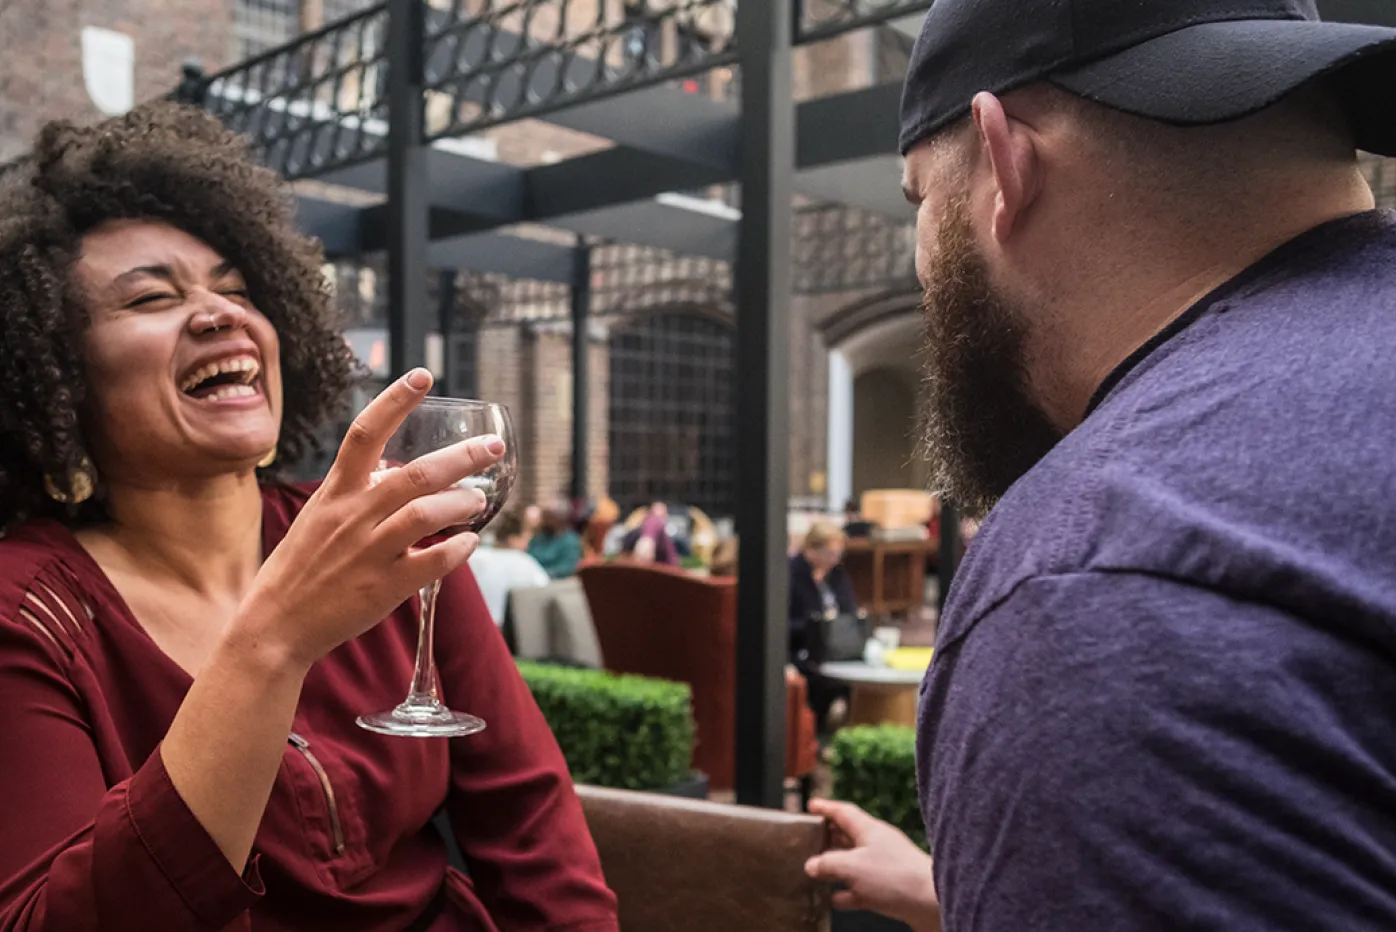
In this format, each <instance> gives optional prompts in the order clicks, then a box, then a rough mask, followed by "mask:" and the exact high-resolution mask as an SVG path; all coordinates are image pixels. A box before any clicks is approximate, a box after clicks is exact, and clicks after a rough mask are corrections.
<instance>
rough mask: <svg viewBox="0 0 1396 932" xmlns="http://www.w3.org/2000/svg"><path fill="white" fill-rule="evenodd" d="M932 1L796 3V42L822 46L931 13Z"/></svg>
mask: <svg viewBox="0 0 1396 932" xmlns="http://www.w3.org/2000/svg"><path fill="white" fill-rule="evenodd" d="M931 3H932V0H796V5H797V7H798V11H797V16H796V22H795V41H796V42H797V43H803V42H819V41H822V40H824V39H831V38H833V37H834V36H837V35H840V34H842V33H845V32H851V31H853V30H855V29H863V28H866V27H868V26H876V25H878V24H879V23H885V22H887V21H888V20H892V19H897V18H898V17H902V16H910V15H912V14H915V13H921V12H923V11H925V10H928V9H930V7H931Z"/></svg>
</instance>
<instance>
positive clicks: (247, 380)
mask: <svg viewBox="0 0 1396 932" xmlns="http://www.w3.org/2000/svg"><path fill="white" fill-rule="evenodd" d="M230 372H236V373H240V374H241V375H242V377H243V378H242V384H243V386H247V385H251V384H252V383H253V382H254V381H256V379H257V376H258V375H260V374H261V372H262V367H261V366H260V365H258V363H257V360H255V359H253V358H252V357H251V356H238V357H235V358H232V359H223V360H220V361H218V362H214V363H209V364H208V365H207V366H202V367H200V368H199V369H198V370H196V371H194V372H191V373H190V374H189V375H188V376H187V377H186V378H185V379H184V382H183V383H182V384H181V385H180V386H179V390H180V391H182V392H187V391H189V390H190V389H192V388H194V387H196V386H197V385H198V384H199V383H200V382H203V381H205V380H207V379H211V378H213V377H214V376H215V375H223V374H225V373H230Z"/></svg>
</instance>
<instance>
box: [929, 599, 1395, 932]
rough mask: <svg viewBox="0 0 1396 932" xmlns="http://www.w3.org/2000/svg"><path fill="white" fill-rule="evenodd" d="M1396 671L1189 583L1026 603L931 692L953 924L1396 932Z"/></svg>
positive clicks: (953, 661) (955, 650)
mask: <svg viewBox="0 0 1396 932" xmlns="http://www.w3.org/2000/svg"><path fill="white" fill-rule="evenodd" d="M1393 672H1396V671H1393V670H1392V669H1391V668H1390V665H1389V661H1388V660H1387V659H1385V658H1382V657H1381V656H1380V655H1379V654H1377V653H1376V652H1374V651H1371V650H1370V649H1369V648H1367V647H1364V646H1363V645H1356V644H1350V643H1345V642H1342V641H1340V640H1338V639H1335V638H1334V637H1333V636H1332V635H1331V633H1329V632H1326V631H1324V630H1323V628H1322V626H1321V625H1314V624H1311V623H1309V622H1307V621H1304V620H1301V619H1297V618H1294V617H1292V616H1289V615H1286V614H1284V613H1281V612H1279V611H1277V610H1274V609H1271V608H1268V607H1266V606H1262V605H1257V604H1254V603H1248V602H1241V601H1236V600H1233V599H1230V598H1228V597H1226V596H1224V595H1222V594H1220V593H1217V592H1214V591H1209V590H1206V589H1203V588H1198V587H1194V586H1192V585H1188V584H1185V583H1180V582H1176V581H1171V580H1167V579H1162V578H1156V577H1150V576H1144V575H1137V574H1130V573H1112V574H1105V573H1083V574H1076V575H1068V576H1054V577H1046V578H1037V579H1033V580H1030V581H1028V582H1026V583H1024V584H1021V585H1020V586H1019V587H1018V589H1017V590H1016V591H1015V592H1014V593H1013V594H1012V595H1011V596H1010V597H1009V598H1008V599H1007V600H1006V601H1004V602H1003V603H1001V604H1000V605H999V606H998V607H997V608H995V609H993V610H992V611H991V612H989V613H988V615H987V616H985V617H983V618H982V619H980V620H979V622H978V623H977V624H976V625H975V626H974V627H973V628H972V629H971V630H970V631H969V632H968V634H966V635H964V636H963V637H962V638H961V639H959V640H957V641H955V642H953V643H950V644H947V645H945V646H944V647H943V649H942V650H941V651H938V656H937V657H936V660H935V664H934V667H933V670H932V673H931V675H930V677H929V678H928V681H927V686H926V693H925V695H924V696H923V712H922V718H921V723H920V728H921V741H922V747H921V758H920V761H919V766H920V770H921V775H922V781H923V807H924V810H925V813H926V816H927V825H928V830H929V838H930V840H931V844H932V847H933V852H934V854H935V857H936V885H937V890H938V892H939V894H940V897H941V901H942V904H943V908H944V913H945V920H946V922H945V927H946V928H947V929H949V930H953V932H1021V930H1024V929H1032V930H1034V932H1057V930H1060V932H1076V930H1080V929H1110V930H1112V932H1130V930H1153V929H1161V928H1177V929H1240V928H1270V929H1281V928H1320V927H1323V928H1334V929H1337V928H1341V929H1364V930H1365V929H1378V928H1392V927H1393V926H1392V924H1391V921H1392V917H1393V916H1396V819H1394V818H1393V816H1392V813H1393V812H1396V740H1393V735H1396V731H1393V729H1392V726H1391V724H1390V722H1391V718H1390V716H1391V710H1392V709H1394V708H1396V676H1393ZM1297 917H1322V921H1321V922H1319V923H1318V924H1314V923H1309V922H1301V923H1299V924H1298V925H1296V918H1297Z"/></svg>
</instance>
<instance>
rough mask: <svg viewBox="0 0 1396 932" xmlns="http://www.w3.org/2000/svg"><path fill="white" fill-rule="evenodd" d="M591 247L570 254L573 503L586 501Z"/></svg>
mask: <svg viewBox="0 0 1396 932" xmlns="http://www.w3.org/2000/svg"><path fill="white" fill-rule="evenodd" d="M590 317H591V246H590V245H589V244H588V243H587V242H586V240H584V239H582V238H581V237H578V238H577V246H576V248H575V249H573V251H572V500H573V501H574V502H582V501H585V500H586V498H587V465H588V464H587V455H588V453H587V451H588V446H589V444H588V443H587V432H588V430H589V429H590V425H589V424H588V423H587V414H588V413H589V412H590V404H591V398H590V386H591V381H590V368H591V367H590V362H591V359H590V346H589V341H588V340H587V331H588V329H589V327H590V323H589V318H590Z"/></svg>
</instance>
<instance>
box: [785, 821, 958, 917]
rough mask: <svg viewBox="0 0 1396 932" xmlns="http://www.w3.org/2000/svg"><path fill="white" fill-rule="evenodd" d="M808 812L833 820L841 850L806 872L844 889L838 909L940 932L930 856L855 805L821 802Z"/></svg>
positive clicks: (836, 897)
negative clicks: (870, 913) (855, 910)
mask: <svg viewBox="0 0 1396 932" xmlns="http://www.w3.org/2000/svg"><path fill="white" fill-rule="evenodd" d="M809 808H810V812H813V813H814V814H815V815H821V816H823V817H824V818H826V819H828V820H829V823H830V825H832V826H833V829H834V832H833V835H834V844H835V845H836V846H837V848H838V850H833V851H827V852H825V853H824V854H821V855H818V856H817V857H813V858H810V860H809V862H808V863H806V864H805V873H807V874H809V876H811V877H813V878H814V879H815V880H822V881H825V882H827V883H832V884H839V885H841V886H843V887H844V888H845V889H843V890H840V891H839V892H837V893H835V894H834V906H836V907H837V908H839V909H866V910H871V911H872V912H875V913H881V914H882V915H884V916H888V917H890V918H892V919H899V920H901V921H902V922H905V923H906V924H907V925H909V926H911V927H912V929H914V930H916V932H940V901H939V900H937V899H936V891H935V880H934V878H933V877H932V875H931V858H930V855H928V854H926V852H924V851H922V850H921V849H920V848H918V847H916V845H915V844H913V843H912V841H911V839H910V838H907V837H906V836H905V835H903V834H902V833H901V832H899V831H897V829H895V828H893V827H892V826H891V825H888V824H887V823H886V822H882V821H880V820H878V819H874V818H873V817H872V816H870V815H868V814H867V813H866V812H864V811H863V810H862V809H859V808H858V807H857V806H854V805H852V804H850V803H836V802H830V801H828V800H823V799H816V800H812V801H811V802H810V807H809Z"/></svg>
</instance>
